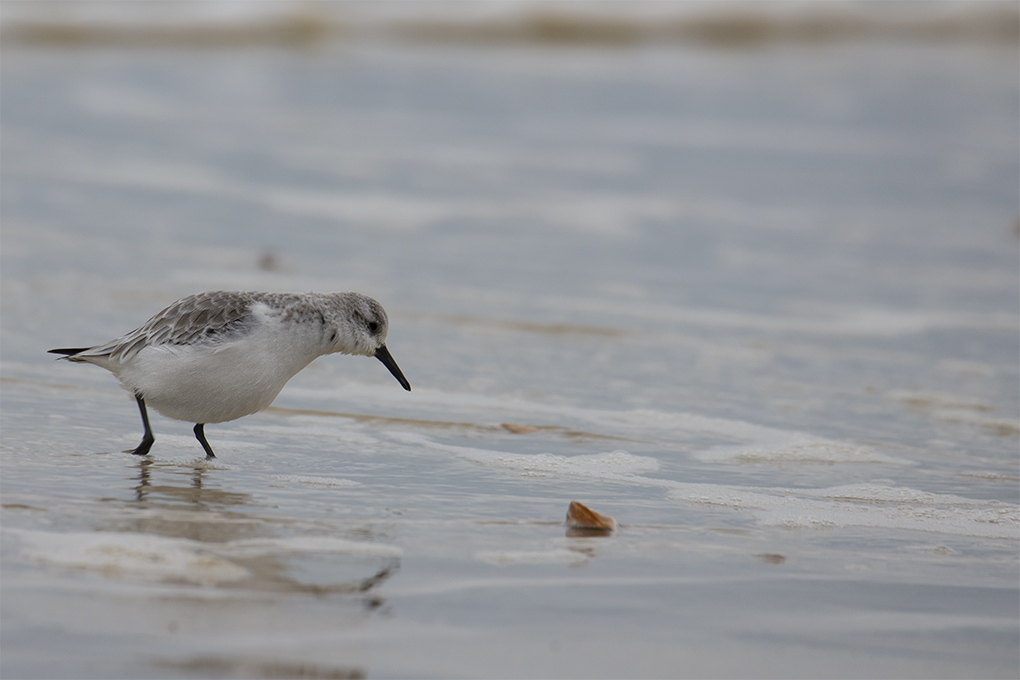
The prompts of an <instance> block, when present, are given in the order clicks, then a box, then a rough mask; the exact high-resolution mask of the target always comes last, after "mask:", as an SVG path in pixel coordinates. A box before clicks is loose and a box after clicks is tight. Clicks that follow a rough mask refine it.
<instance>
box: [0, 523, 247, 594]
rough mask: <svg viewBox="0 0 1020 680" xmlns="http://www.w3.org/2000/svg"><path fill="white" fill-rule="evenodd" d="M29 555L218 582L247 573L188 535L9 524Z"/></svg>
mask: <svg viewBox="0 0 1020 680" xmlns="http://www.w3.org/2000/svg"><path fill="white" fill-rule="evenodd" d="M5 533H9V534H12V535H14V536H15V537H16V538H17V539H18V542H19V543H20V544H21V550H22V554H23V556H24V557H26V558H28V559H30V560H35V561H38V562H43V563H46V564H50V565H54V566H58V567H63V568H70V569H84V570H88V571H98V572H101V573H102V574H104V575H106V576H111V577H121V578H132V579H142V580H151V581H183V582H186V583H193V584H197V585H205V586H209V585H218V584H223V583H231V582H235V581H240V580H242V579H245V578H248V577H249V576H250V575H251V574H250V572H249V571H248V570H247V569H245V568H244V567H242V566H240V565H238V564H234V563H233V562H231V561H230V560H227V559H223V558H221V557H218V556H216V555H213V554H211V553H210V552H208V551H207V550H205V549H204V544H202V543H200V542H198V541H190V540H187V539H183V538H166V537H163V536H154V535H151V534H134V533H118V532H107V531H96V532H88V533H85V532H79V533H70V532H65V533H58V532H48V531H27V530H8V531H5Z"/></svg>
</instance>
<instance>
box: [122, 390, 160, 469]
mask: <svg viewBox="0 0 1020 680" xmlns="http://www.w3.org/2000/svg"><path fill="white" fill-rule="evenodd" d="M135 401H137V402H138V410H139V411H140V412H141V414H142V425H144V426H145V434H144V435H142V443H141V444H139V445H138V448H136V449H133V450H129V451H125V452H124V453H133V454H135V455H136V456H145V455H148V453H149V449H151V448H152V443H153V442H154V441H156V438H155V437H153V436H152V428H151V427H149V412H148V411H146V410H145V400H144V399H142V395H140V394H138V393H137V392H135Z"/></svg>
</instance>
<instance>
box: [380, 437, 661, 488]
mask: <svg viewBox="0 0 1020 680" xmlns="http://www.w3.org/2000/svg"><path fill="white" fill-rule="evenodd" d="M396 436H397V438H399V439H400V441H403V442H404V443H408V444H419V445H422V446H425V447H428V448H430V449H433V450H437V451H447V452H450V453H453V454H455V455H456V456H457V457H458V458H461V459H463V460H468V461H471V462H472V463H479V464H481V465H487V466H490V467H496V468H502V469H504V470H511V471H514V472H519V473H522V475H523V476H542V477H545V476H556V475H561V476H571V477H594V478H599V479H607V480H613V481H625V480H627V479H630V478H631V477H632V476H634V475H635V474H636V473H639V472H655V471H657V470H658V469H659V461H657V460H656V459H655V458H649V457H647V456H635V455H634V454H631V453H627V452H626V451H619V450H617V451H610V452H607V453H595V454H583V455H579V456H560V455H556V454H552V453H532V454H522V453H508V452H506V451H495V450H492V449H478V448H474V447H469V446H453V445H451V444H440V443H439V442H435V441H433V440H431V439H429V438H428V437H424V436H422V435H418V434H411V433H405V434H399V435H396Z"/></svg>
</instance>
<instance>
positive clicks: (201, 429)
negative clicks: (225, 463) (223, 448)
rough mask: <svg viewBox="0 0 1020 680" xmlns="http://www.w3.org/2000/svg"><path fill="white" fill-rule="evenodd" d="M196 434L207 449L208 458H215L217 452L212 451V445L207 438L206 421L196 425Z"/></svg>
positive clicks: (206, 455) (199, 441)
mask: <svg viewBox="0 0 1020 680" xmlns="http://www.w3.org/2000/svg"><path fill="white" fill-rule="evenodd" d="M195 436H196V437H198V443H199V444H201V445H202V448H203V449H205V457H206V458H215V457H216V454H215V453H213V452H212V447H211V446H209V442H207V441H206V440H205V423H198V424H197V425H195Z"/></svg>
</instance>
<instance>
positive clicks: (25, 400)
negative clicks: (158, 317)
mask: <svg viewBox="0 0 1020 680" xmlns="http://www.w3.org/2000/svg"><path fill="white" fill-rule="evenodd" d="M1016 56H1017V55H1016V49H1015V46H1009V47H995V48H992V47H980V46H972V47H952V46H949V47H947V46H938V47H933V46H923V45H914V46H909V47H902V46H900V47H896V46H892V45H889V44H849V45H844V46H836V47H825V48H818V49H812V48H805V47H798V48H782V47H772V48H769V49H763V50H752V51H733V52H728V51H712V50H693V49H692V50H688V49H683V48H679V47H676V46H668V47H662V46H660V47H654V46H653V47H647V48H634V49H623V50H614V49H595V48H592V49H588V48H576V49H539V48H529V49H516V48H507V49H479V48H469V47H460V48H449V49H443V48H423V47H395V46H392V45H391V46H388V47H386V48H385V49H383V48H379V47H373V46H371V45H360V46H357V45H355V46H347V47H344V48H342V49H330V50H323V51H312V52H307V53H303V52H290V51H273V50H254V49H253V50H241V51H229V50H227V51H216V50H212V51H208V52H197V53H191V54H189V53H186V52H183V51H178V50H168V51H147V50H137V51H131V50H128V51H117V50H100V49H95V50H84V51H74V50H67V51H64V50H54V51H47V50H29V49H21V50H11V51H9V52H5V54H4V59H3V64H2V68H3V81H4V97H3V100H2V102H0V106H2V120H3V135H2V140H0V142H2V154H3V158H2V161H3V162H2V168H0V170H2V190H3V202H2V210H3V215H2V218H3V244H2V245H3V248H2V277H3V290H2V299H0V303H2V311H3V329H2V341H3V345H2V351H3V356H2V370H3V384H2V388H3V390H2V424H3V429H2V440H3V441H2V443H3V465H2V473H3V474H2V480H0V483H2V493H3V515H2V525H3V532H2V544H0V545H2V552H0V559H2V567H3V580H2V588H3V597H2V625H3V637H2V646H3V650H2V669H0V671H2V674H3V675H4V677H97V678H98V677H103V678H109V677H182V676H183V677H291V676H293V677H323V678H339V677H363V676H374V677H453V676H460V677H667V676H668V677H707V676H717V677H718V676H742V677H752V676H753V677H769V676H774V677H1015V676H1016V675H1017V673H1018V671H1020V667H1018V651H1020V619H1018V606H1017V605H1018V603H1020V592H1018V586H1017V575H1018V568H1020V552H1018V551H1020V547H1018V538H1020V491H1018V480H1020V470H1018V452H1017V443H1018V416H1020V413H1018V412H1020V406H1018V393H1017V384H1018V380H1020V370H1018V357H1020V347H1018V323H1020V322H1018V314H1017V309H1018V285H1017V281H1018V276H1020V265H1018V252H1017V251H1018V233H1017V231H1016V229H1017V227H1016V223H1017V210H1018V189H1017V186H1018V182H1020V170H1018V167H1017V158H1016V149H1017V142H1018V134H1017V126H1016V122H1017V120H1018V117H1020V112H1018V106H1017V101H1018V92H1017V89H1018V87H1017V82H1018V73H1017V70H1018V69H1017V59H1016ZM217 288H223V289H264V290H291V291H304V290H358V291H361V292H364V293H366V294H369V295H372V296H374V297H376V298H377V299H379V300H380V301H381V302H382V303H383V304H384V305H385V306H386V308H387V310H388V311H389V315H390V321H391V330H390V336H389V339H388V341H387V344H388V346H389V348H390V350H391V351H392V353H393V355H394V357H395V358H396V360H397V362H398V363H399V364H400V366H401V368H402V369H403V371H404V373H405V375H407V377H408V379H409V380H410V382H411V384H412V386H413V391H412V392H411V393H405V392H404V391H403V390H402V389H400V386H399V385H398V384H397V383H396V382H395V381H394V380H393V379H392V377H391V376H390V375H389V374H388V373H387V371H386V370H385V369H384V368H383V367H382V366H380V365H379V363H378V362H375V361H366V360H364V359H361V358H351V357H340V356H333V357H327V358H324V359H320V360H319V361H317V362H316V363H314V364H313V365H312V366H310V367H309V368H308V369H306V370H305V371H304V372H302V373H301V374H299V375H298V376H297V377H296V378H295V379H294V380H293V381H292V382H291V383H290V384H289V385H288V387H286V388H285V389H284V391H283V393H282V394H281V395H280V396H279V398H278V399H277V401H276V403H275V405H274V406H273V407H272V408H270V409H269V410H268V411H266V412H265V413H263V414H259V415H256V416H252V417H249V418H246V419H242V420H240V421H235V422H233V423H226V424H222V425H217V426H210V427H209V428H207V435H208V437H209V439H210V442H211V444H212V445H213V447H214V448H215V449H216V451H217V454H218V456H219V458H217V459H216V460H215V461H213V462H209V463H207V462H205V461H204V460H203V459H202V458H201V457H200V454H201V449H200V448H199V445H198V443H197V442H196V441H195V440H194V438H193V437H192V436H191V431H190V425H188V424H184V423H178V422H173V421H168V420H166V419H163V418H161V417H159V416H157V415H154V416H153V428H154V430H155V433H156V438H157V439H156V444H155V446H154V448H153V450H152V455H151V456H150V459H149V460H138V459H136V458H134V457H132V456H128V455H125V454H123V453H120V451H121V450H122V449H126V448H130V447H133V446H134V445H136V444H137V440H138V439H139V438H140V436H141V426H140V423H138V422H137V421H138V415H137V411H136V409H135V406H134V404H133V402H132V400H131V399H130V397H129V396H128V395H126V394H125V393H124V392H122V391H121V390H120V389H119V388H118V386H117V384H116V381H115V380H114V379H113V378H112V377H111V376H110V375H108V374H106V373H105V372H103V371H102V370H100V369H98V368H95V367H90V366H76V365H75V366H72V365H69V364H67V363H66V362H60V363H57V362H54V361H53V360H52V357H51V356H47V355H46V354H45V353H44V352H45V350H46V349H48V348H50V347H62V346H75V345H80V344H88V343H98V342H101V341H105V340H107V339H110V338H112V337H114V336H116V335H119V334H121V333H123V332H126V331H128V330H130V329H132V328H134V327H136V326H137V325H140V324H141V323H142V322H143V321H144V320H145V319H146V318H148V317H149V316H150V315H151V314H153V313H154V312H156V311H157V310H158V309H160V308H161V307H162V306H164V305H166V304H168V303H170V302H172V301H173V300H174V299H176V298H178V297H181V296H183V295H186V294H189V293H193V292H197V291H200V290H206V289H217ZM574 499H576V500H580V501H582V502H584V503H586V504H588V505H590V506H591V507H592V508H594V509H595V510H597V511H600V512H602V513H605V514H609V515H611V516H613V517H614V518H616V520H617V521H618V522H619V523H620V528H619V529H618V530H617V531H616V532H615V533H613V534H612V535H611V536H581V537H576V536H570V535H567V530H566V528H565V526H564V524H563V519H564V515H565V513H566V510H567V506H568V504H569V502H570V501H571V500H574Z"/></svg>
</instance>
